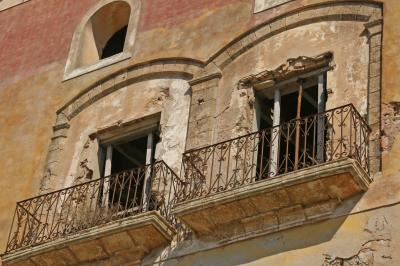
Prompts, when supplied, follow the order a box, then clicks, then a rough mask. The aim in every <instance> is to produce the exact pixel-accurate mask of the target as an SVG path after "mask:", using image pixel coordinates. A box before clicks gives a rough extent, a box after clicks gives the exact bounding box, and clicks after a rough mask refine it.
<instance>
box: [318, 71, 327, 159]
mask: <svg viewBox="0 0 400 266" xmlns="http://www.w3.org/2000/svg"><path fill="white" fill-rule="evenodd" d="M323 112H325V79H324V75H323V74H321V75H319V76H318V121H317V124H318V130H317V162H318V163H322V162H323V161H324V143H325V116H324V114H323Z"/></svg>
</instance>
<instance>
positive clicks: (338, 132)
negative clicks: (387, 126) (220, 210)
mask: <svg viewBox="0 0 400 266" xmlns="http://www.w3.org/2000/svg"><path fill="white" fill-rule="evenodd" d="M369 132H370V129H369V126H368V125H367V123H366V122H365V121H364V119H363V118H362V117H361V115H360V114H359V113H358V112H357V110H356V109H355V108H354V106H353V105H352V104H349V105H345V106H341V107H338V108H335V109H332V110H329V111H326V112H323V113H319V114H316V115H311V116H307V117H303V118H301V119H298V120H296V119H294V120H291V121H289V122H286V123H282V124H281V125H279V126H276V127H272V128H268V129H264V130H261V131H258V132H255V133H251V134H248V135H245V136H241V137H238V138H235V139H231V140H227V141H224V142H220V143H217V144H214V145H210V146H207V147H203V148H199V149H194V150H189V151H187V152H186V153H184V155H183V180H184V187H183V188H181V189H180V190H179V191H181V193H180V195H179V197H178V202H182V201H186V200H190V199H195V198H199V197H204V196H208V195H212V194H216V193H218V192H222V191H227V190H230V189H233V188H235V187H240V186H243V185H247V184H250V183H254V182H258V181H260V180H264V179H268V178H274V177H277V176H279V175H282V174H285V173H288V172H291V171H296V170H299V169H303V168H306V167H310V166H313V165H318V164H322V163H326V162H329V161H334V160H338V159H341V158H353V159H355V160H357V161H358V162H359V163H360V165H361V166H362V167H363V168H364V169H365V171H366V172H369V163H368V141H369Z"/></svg>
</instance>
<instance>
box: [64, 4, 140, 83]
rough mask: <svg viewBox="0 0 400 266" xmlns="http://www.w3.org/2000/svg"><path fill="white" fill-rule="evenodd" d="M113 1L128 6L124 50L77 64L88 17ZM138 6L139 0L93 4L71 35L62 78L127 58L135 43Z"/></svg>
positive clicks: (74, 75)
mask: <svg viewBox="0 0 400 266" xmlns="http://www.w3.org/2000/svg"><path fill="white" fill-rule="evenodd" d="M114 2H123V3H126V4H128V5H129V6H130V17H129V24H128V29H127V35H126V39H125V45H124V50H123V52H122V53H120V54H117V55H114V56H111V57H109V58H105V59H102V60H99V61H98V62H96V63H93V64H90V65H87V66H79V65H78V58H79V54H80V50H81V44H82V41H83V40H82V39H83V36H84V31H85V28H86V25H87V24H88V22H89V21H90V19H91V18H92V17H93V16H94V14H96V12H98V11H99V10H101V9H102V8H103V7H105V6H106V5H108V4H112V3H114ZM140 8H141V2H140V0H100V1H99V2H98V3H97V4H96V5H95V6H93V7H92V8H91V9H90V10H89V11H88V12H87V13H86V15H85V16H84V17H83V18H82V20H81V22H80V23H79V25H78V26H77V28H76V30H75V33H74V35H73V37H72V41H71V46H70V51H69V55H68V59H67V63H66V67H65V72H64V80H68V79H71V78H74V77H77V76H80V75H82V74H85V73H88V72H91V71H94V70H96V69H100V68H103V67H105V66H108V65H111V64H114V63H117V62H120V61H122V60H125V59H128V58H130V57H132V50H133V47H134V44H135V39H136V31H137V27H138V23H139V16H140Z"/></svg>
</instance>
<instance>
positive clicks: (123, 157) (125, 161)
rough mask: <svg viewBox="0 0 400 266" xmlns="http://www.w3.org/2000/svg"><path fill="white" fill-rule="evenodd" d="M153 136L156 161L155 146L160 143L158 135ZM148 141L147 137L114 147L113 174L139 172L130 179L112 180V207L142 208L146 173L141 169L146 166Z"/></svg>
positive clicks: (121, 177)
mask: <svg viewBox="0 0 400 266" xmlns="http://www.w3.org/2000/svg"><path fill="white" fill-rule="evenodd" d="M153 136H154V141H153V148H152V152H153V154H151V158H152V161H154V150H155V145H156V143H157V142H158V141H159V137H158V135H157V134H153ZM147 139H148V137H147V135H145V136H143V137H140V138H137V139H134V140H131V141H129V142H125V143H121V144H115V145H113V156H112V161H111V174H117V173H119V172H122V171H127V170H131V169H137V170H134V171H133V172H132V173H131V174H130V175H129V177H126V175H125V176H124V175H118V176H116V177H114V178H112V179H111V180H112V182H111V183H110V190H109V202H110V205H116V206H118V205H119V208H122V209H124V210H126V209H130V208H135V207H140V206H142V204H143V202H142V195H143V187H144V179H145V175H146V171H145V170H144V169H143V168H139V167H142V166H144V165H146V154H147ZM117 203H118V204H117Z"/></svg>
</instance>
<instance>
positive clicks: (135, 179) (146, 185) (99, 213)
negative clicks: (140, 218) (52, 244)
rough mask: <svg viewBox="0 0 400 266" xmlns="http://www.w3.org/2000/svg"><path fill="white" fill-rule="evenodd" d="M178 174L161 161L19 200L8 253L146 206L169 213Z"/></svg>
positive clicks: (168, 217)
mask: <svg viewBox="0 0 400 266" xmlns="http://www.w3.org/2000/svg"><path fill="white" fill-rule="evenodd" d="M179 182H180V181H179V178H178V177H177V176H176V174H175V173H174V172H173V171H172V170H171V169H170V168H169V167H168V165H166V164H165V163H164V162H163V161H159V162H156V163H154V164H151V165H146V166H143V167H141V168H135V169H132V170H129V171H124V172H121V173H118V174H114V175H111V176H108V177H104V178H100V179H97V180H93V181H89V182H86V183H82V184H79V185H75V186H72V187H69V188H65V189H62V190H58V191H55V192H52V193H48V194H44V195H40V196H38V197H35V198H31V199H28V200H24V201H21V202H18V203H17V207H16V211H15V215H14V219H13V223H12V228H11V231H10V236H9V240H8V243H7V248H6V253H10V252H12V251H14V250H17V249H20V248H24V247H29V246H33V245H38V244H41V243H44V242H48V241H51V240H55V239H58V238H62V237H65V236H69V235H73V234H75V233H79V232H80V231H82V230H85V229H88V228H91V227H95V226H98V225H103V224H106V223H109V222H112V221H115V220H119V219H122V218H125V217H128V216H134V215H137V214H140V213H143V212H146V211H150V210H157V211H159V213H160V214H161V215H162V216H164V217H165V218H166V219H167V220H168V221H169V222H170V223H171V224H173V225H175V226H176V227H181V225H180V224H178V223H177V221H176V219H175V218H174V217H173V215H172V213H171V208H172V205H173V203H174V202H175V201H176V198H175V197H174V195H176V194H177V189H178V187H181V186H178V184H179Z"/></svg>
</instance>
